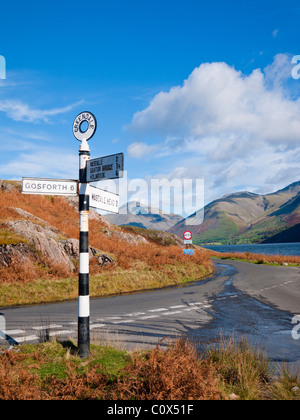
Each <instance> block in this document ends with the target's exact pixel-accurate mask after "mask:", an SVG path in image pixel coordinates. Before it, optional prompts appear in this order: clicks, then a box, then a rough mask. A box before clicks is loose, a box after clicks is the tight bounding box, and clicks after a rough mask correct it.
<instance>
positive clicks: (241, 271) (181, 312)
mask: <svg viewBox="0 0 300 420" xmlns="http://www.w3.org/2000/svg"><path fill="white" fill-rule="evenodd" d="M214 263H215V266H216V272H215V274H214V275H213V276H211V277H210V278H207V279H205V280H202V281H196V282H193V283H191V284H189V285H186V286H184V287H171V288H167V289H162V290H153V291H148V292H142V293H133V294H130V295H121V296H114V297H107V298H100V299H92V300H91V320H90V321H91V322H90V326H91V339H92V341H94V342H97V343H98V342H101V343H103V342H109V343H112V344H115V345H116V344H119V345H121V346H123V347H125V348H128V349H137V348H145V347H146V348H149V347H152V346H155V345H157V344H158V342H162V343H166V344H167V343H168V338H170V339H175V338H177V337H180V336H183V335H184V336H188V337H190V338H192V339H193V340H195V341H196V342H199V343H202V344H205V345H206V344H207V343H209V342H211V341H214V340H215V339H216V338H217V337H218V336H219V335H220V332H222V333H223V335H224V334H225V335H227V336H230V335H233V334H234V333H235V332H237V333H238V334H239V335H246V336H247V337H248V336H249V337H254V338H255V339H259V340H261V341H262V343H263V344H265V343H268V344H269V345H270V346H269V347H270V354H271V355H272V357H273V359H274V360H288V361H292V362H298V361H299V360H300V340H295V339H293V338H292V335H291V331H292V328H293V325H292V319H293V317H294V316H295V314H299V313H300V308H299V302H300V287H299V279H300V269H299V268H290V267H279V266H265V265H257V264H251V263H244V262H239V261H231V260H230V261H229V260H217V259H215V260H214ZM0 313H1V314H2V316H4V317H5V321H6V333H7V334H8V335H10V336H11V337H12V338H14V339H15V340H16V341H17V342H19V343H22V342H34V341H37V339H39V338H40V337H43V334H44V332H45V331H47V332H48V333H49V334H50V336H52V337H57V338H60V337H65V338H67V337H71V338H73V339H74V340H75V341H76V337H77V302H65V303H56V304H47V305H35V306H27V307H18V308H5V309H0ZM299 338H300V331H299ZM2 341H3V340H2ZM0 344H1V339H0Z"/></svg>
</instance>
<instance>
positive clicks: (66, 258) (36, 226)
mask: <svg viewBox="0 0 300 420" xmlns="http://www.w3.org/2000/svg"><path fill="white" fill-rule="evenodd" d="M29 214H30V213H29ZM44 223H45V222H44ZM3 226H4V227H5V228H6V229H7V228H8V229H11V230H13V231H14V232H15V233H17V234H18V235H21V236H22V237H24V238H25V239H27V240H28V242H29V243H30V244H31V245H32V247H30V246H29V245H28V244H18V245H17V246H13V245H7V246H2V247H0V264H1V265H4V266H8V265H9V264H10V262H12V261H13V260H14V258H18V260H20V259H22V258H23V259H24V261H25V259H32V253H33V251H32V249H34V250H35V251H36V252H38V253H39V254H40V255H41V256H42V257H44V258H45V259H46V260H49V261H50V262H53V263H55V264H57V265H63V266H64V267H66V268H67V270H68V271H74V270H75V265H74V261H75V260H78V258H79V240H78V239H74V238H68V239H61V235H60V233H59V231H58V230H57V229H55V228H54V227H52V226H50V225H48V224H40V223H36V222H34V221H32V220H13V221H9V222H6V223H5V224H3ZM30 249H31V251H30V252H29V250H30ZM94 257H95V258H97V259H98V262H99V264H100V265H101V266H103V265H105V264H107V263H112V262H113V260H112V258H111V257H109V256H107V255H105V254H102V255H100V254H99V252H98V251H97V250H96V249H94V248H90V258H94Z"/></svg>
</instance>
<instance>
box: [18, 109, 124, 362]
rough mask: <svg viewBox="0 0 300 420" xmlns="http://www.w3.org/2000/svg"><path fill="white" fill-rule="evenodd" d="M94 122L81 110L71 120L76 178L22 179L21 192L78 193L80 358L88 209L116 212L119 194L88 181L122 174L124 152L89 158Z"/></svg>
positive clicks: (85, 318) (86, 326) (86, 322)
mask: <svg viewBox="0 0 300 420" xmlns="http://www.w3.org/2000/svg"><path fill="white" fill-rule="evenodd" d="M96 128H97V121H96V118H95V117H94V115H93V114H92V113H91V112H87V111H86V112H81V113H80V114H79V115H77V117H76V118H75V120H74V123H73V134H74V136H75V138H76V139H77V140H78V141H80V142H81V144H80V148H79V181H77V180H68V179H51V178H25V177H24V178H22V193H23V194H45V195H65V196H79V278H78V283H79V288H78V289H79V290H78V350H79V355H80V357H81V358H86V357H88V356H89V354H90V302H89V209H90V207H93V208H96V209H99V210H105V211H109V212H112V213H118V212H119V196H118V195H117V194H113V193H110V192H108V191H104V190H101V189H99V188H95V187H92V186H90V185H89V182H94V181H101V180H103V179H116V178H120V177H122V176H123V170H124V154H123V153H118V154H116V155H110V156H104V157H100V158H97V159H93V160H90V148H89V145H88V143H87V142H88V140H90V139H91V138H92V137H93V135H94V134H95V131H96Z"/></svg>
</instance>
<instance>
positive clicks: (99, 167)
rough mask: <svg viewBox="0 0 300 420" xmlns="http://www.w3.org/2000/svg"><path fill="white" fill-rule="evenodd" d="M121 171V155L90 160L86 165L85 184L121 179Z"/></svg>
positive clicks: (122, 157) (122, 167)
mask: <svg viewBox="0 0 300 420" xmlns="http://www.w3.org/2000/svg"><path fill="white" fill-rule="evenodd" d="M123 171H124V154H123V153H117V154H116V155H110V156H104V157H101V158H98V159H92V160H90V161H89V162H88V163H87V182H95V181H101V180H103V179H116V178H121V177H122V176H123Z"/></svg>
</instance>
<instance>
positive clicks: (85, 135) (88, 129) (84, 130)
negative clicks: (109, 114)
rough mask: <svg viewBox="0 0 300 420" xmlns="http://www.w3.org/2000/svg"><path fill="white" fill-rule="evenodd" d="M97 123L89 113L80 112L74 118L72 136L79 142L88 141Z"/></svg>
mask: <svg viewBox="0 0 300 420" xmlns="http://www.w3.org/2000/svg"><path fill="white" fill-rule="evenodd" d="M96 128H97V121H96V118H95V117H94V115H93V114H92V113H91V112H81V113H80V114H79V115H77V117H76V118H75V121H74V124H73V134H74V136H75V137H76V139H77V140H79V141H84V140H89V139H90V138H91V137H93V135H94V134H95V131H96Z"/></svg>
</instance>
